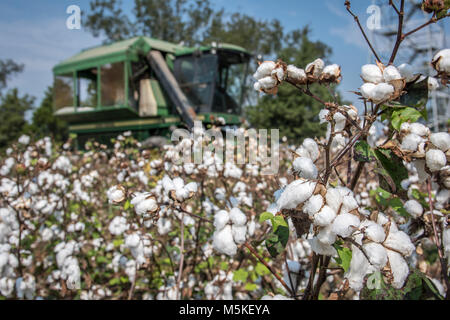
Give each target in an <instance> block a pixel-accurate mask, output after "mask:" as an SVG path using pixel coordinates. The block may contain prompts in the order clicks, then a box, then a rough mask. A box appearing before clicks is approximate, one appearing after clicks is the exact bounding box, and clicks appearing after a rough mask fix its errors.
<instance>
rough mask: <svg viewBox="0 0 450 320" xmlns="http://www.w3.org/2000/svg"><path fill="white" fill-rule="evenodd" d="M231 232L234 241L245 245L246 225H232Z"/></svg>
mask: <svg viewBox="0 0 450 320" xmlns="http://www.w3.org/2000/svg"><path fill="white" fill-rule="evenodd" d="M231 231H232V233H233V239H234V241H235V242H236V243H237V244H243V243H244V242H245V240H246V235H247V226H245V225H242V226H240V225H236V224H234V225H232V226H231Z"/></svg>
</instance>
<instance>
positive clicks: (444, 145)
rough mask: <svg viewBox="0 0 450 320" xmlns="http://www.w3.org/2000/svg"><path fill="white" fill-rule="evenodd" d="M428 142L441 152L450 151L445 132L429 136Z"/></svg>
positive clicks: (448, 136) (449, 140)
mask: <svg viewBox="0 0 450 320" xmlns="http://www.w3.org/2000/svg"><path fill="white" fill-rule="evenodd" d="M430 141H431V143H432V144H433V145H435V146H436V147H437V148H439V149H440V150H441V151H443V152H446V151H447V150H449V149H450V134H448V133H447V132H438V133H433V134H432V135H431V136H430Z"/></svg>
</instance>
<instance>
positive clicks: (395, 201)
mask: <svg viewBox="0 0 450 320" xmlns="http://www.w3.org/2000/svg"><path fill="white" fill-rule="evenodd" d="M389 206H390V207H391V208H392V209H394V210H395V211H396V212H397V213H398V214H399V215H401V216H403V217H406V218H409V217H410V214H409V213H408V212H407V211H406V210H405V208H404V206H403V202H402V201H401V200H400V199H399V198H392V199H391V200H389Z"/></svg>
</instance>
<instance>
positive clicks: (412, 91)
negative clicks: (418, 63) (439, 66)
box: [400, 77, 428, 109]
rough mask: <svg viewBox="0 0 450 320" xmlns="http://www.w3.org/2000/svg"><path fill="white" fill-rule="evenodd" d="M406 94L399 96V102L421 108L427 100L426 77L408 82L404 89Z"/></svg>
mask: <svg viewBox="0 0 450 320" xmlns="http://www.w3.org/2000/svg"><path fill="white" fill-rule="evenodd" d="M404 90H405V91H406V94H404V95H402V96H401V97H400V104H402V105H404V106H407V107H412V108H415V109H421V108H423V107H425V105H426V104H427V102H428V77H426V78H425V79H424V80H422V81H419V82H418V81H416V82H412V83H408V84H407V85H406V87H405V89H404Z"/></svg>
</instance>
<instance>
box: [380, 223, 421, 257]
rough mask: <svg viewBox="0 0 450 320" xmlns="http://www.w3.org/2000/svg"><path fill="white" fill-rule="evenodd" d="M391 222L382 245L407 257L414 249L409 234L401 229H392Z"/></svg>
mask: <svg viewBox="0 0 450 320" xmlns="http://www.w3.org/2000/svg"><path fill="white" fill-rule="evenodd" d="M392 228H393V223H392V224H391V230H390V231H389V234H388V236H387V238H386V240H385V241H384V243H383V244H384V245H385V246H386V247H388V248H391V249H393V250H396V251H398V252H401V253H402V254H403V255H404V256H407V257H409V256H410V255H411V254H412V253H413V251H414V250H415V247H414V245H413V244H412V242H411V239H410V238H409V236H408V235H407V234H406V233H404V232H403V231H394V230H395V228H394V230H393V229H392Z"/></svg>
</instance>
